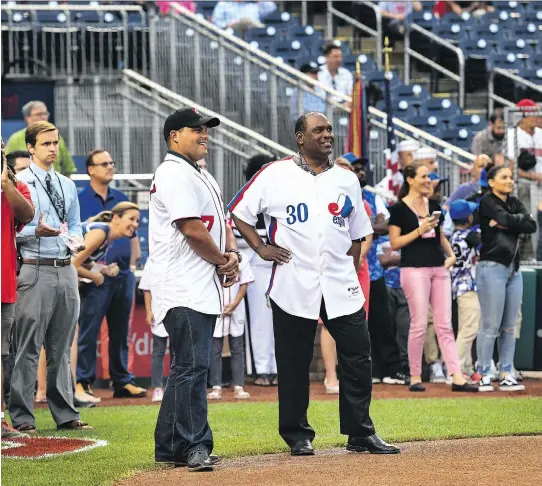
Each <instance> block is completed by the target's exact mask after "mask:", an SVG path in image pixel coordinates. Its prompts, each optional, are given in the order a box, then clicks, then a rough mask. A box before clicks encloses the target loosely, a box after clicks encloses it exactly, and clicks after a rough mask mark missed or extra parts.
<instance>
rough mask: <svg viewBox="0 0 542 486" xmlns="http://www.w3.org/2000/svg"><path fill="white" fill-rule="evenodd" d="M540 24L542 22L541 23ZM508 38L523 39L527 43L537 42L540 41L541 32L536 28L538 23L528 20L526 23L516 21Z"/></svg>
mask: <svg viewBox="0 0 542 486" xmlns="http://www.w3.org/2000/svg"><path fill="white" fill-rule="evenodd" d="M541 25H542V24H541ZM509 38H510V39H524V40H525V41H527V42H528V43H529V44H538V43H539V42H541V38H542V33H541V32H540V30H539V29H538V25H536V24H534V23H532V22H529V23H527V24H524V23H518V24H516V25H515V26H514V28H513V30H511V31H510V33H509Z"/></svg>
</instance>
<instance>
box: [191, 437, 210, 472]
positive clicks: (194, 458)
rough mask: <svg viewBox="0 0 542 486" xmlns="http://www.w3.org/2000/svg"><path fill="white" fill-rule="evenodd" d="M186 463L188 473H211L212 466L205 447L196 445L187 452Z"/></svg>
mask: <svg viewBox="0 0 542 486" xmlns="http://www.w3.org/2000/svg"><path fill="white" fill-rule="evenodd" d="M186 462H187V464H188V470H189V471H190V472H203V471H212V470H213V464H212V462H211V459H210V458H209V452H208V451H207V447H205V446H204V445H202V444H198V445H197V446H195V447H193V448H192V449H190V450H189V451H188V454H187V458H186Z"/></svg>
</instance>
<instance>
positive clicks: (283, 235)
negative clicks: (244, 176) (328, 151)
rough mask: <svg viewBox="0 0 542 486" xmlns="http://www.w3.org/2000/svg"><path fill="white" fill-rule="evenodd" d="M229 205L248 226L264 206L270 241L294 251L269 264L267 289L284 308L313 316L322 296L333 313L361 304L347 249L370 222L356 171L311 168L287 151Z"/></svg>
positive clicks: (340, 313) (333, 315) (343, 312)
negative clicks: (285, 258) (314, 171)
mask: <svg viewBox="0 0 542 486" xmlns="http://www.w3.org/2000/svg"><path fill="white" fill-rule="evenodd" d="M229 210H230V211H231V212H232V213H233V214H234V215H235V216H236V217H238V218H239V219H241V220H242V221H244V222H246V223H248V224H250V225H252V226H254V225H255V224H256V221H257V215H258V214H259V213H262V214H263V215H264V219H265V223H266V226H267V233H268V235H269V241H270V242H271V243H275V244H277V245H278V246H280V247H282V248H286V249H287V250H290V252H291V253H292V259H291V260H290V262H289V263H285V264H283V265H276V264H275V265H274V266H273V272H272V275H271V282H270V283H269V289H268V291H267V293H268V295H269V296H270V297H271V299H273V301H274V302H275V303H276V304H277V305H278V306H279V307H280V308H281V309H283V310H284V311H285V312H287V313H288V314H291V315H294V316H298V317H304V318H306V319H314V320H316V319H318V316H319V314H320V304H321V302H322V297H323V298H324V301H325V304H326V311H327V315H328V317H329V318H330V319H334V318H336V317H339V316H344V315H350V314H354V313H355V312H357V311H359V310H360V309H361V307H362V306H363V303H364V302H365V296H364V295H363V292H362V291H361V287H360V284H359V281H358V277H357V274H356V270H355V268H354V262H353V261H352V257H351V256H348V255H347V252H348V250H349V249H350V247H351V246H352V240H358V239H361V238H364V237H366V236H367V235H370V234H372V232H373V228H372V226H371V221H370V220H369V217H368V216H367V213H366V212H365V208H364V206H363V202H362V199H361V187H360V185H359V182H358V178H357V177H356V176H355V174H354V173H352V172H349V171H347V170H345V169H343V168H341V167H339V166H333V167H331V168H330V169H329V170H326V171H324V172H322V173H321V174H318V175H316V176H314V175H312V174H309V173H308V172H305V171H304V170H303V169H301V168H300V167H299V166H298V165H297V164H296V163H295V162H294V161H293V160H292V158H291V157H288V158H286V159H283V160H278V161H276V162H271V163H270V164H267V165H265V166H264V167H263V168H262V169H261V170H260V171H259V172H257V173H256V175H254V177H253V178H252V179H251V180H250V181H249V182H247V184H246V185H245V186H244V187H243V188H242V189H241V190H240V191H239V192H238V193H237V195H236V196H235V198H234V199H233V201H232V202H231V203H230V205H229Z"/></svg>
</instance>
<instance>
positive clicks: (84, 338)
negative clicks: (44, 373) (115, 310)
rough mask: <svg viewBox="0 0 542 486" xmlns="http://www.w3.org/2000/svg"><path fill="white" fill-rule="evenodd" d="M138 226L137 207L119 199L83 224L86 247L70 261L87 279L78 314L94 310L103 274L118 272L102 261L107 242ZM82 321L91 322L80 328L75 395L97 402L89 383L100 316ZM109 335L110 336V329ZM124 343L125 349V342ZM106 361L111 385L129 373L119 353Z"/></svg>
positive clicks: (93, 371) (131, 233)
mask: <svg viewBox="0 0 542 486" xmlns="http://www.w3.org/2000/svg"><path fill="white" fill-rule="evenodd" d="M138 226H139V207H138V206H137V204H134V203H131V202H129V201H123V202H120V203H118V204H117V205H115V206H114V207H113V209H112V210H111V211H102V212H101V213H98V214H97V215H96V216H94V217H92V218H89V219H88V220H87V221H85V222H84V223H83V236H84V245H85V247H84V249H83V250H82V251H80V252H79V253H77V254H75V255H74V256H73V257H72V263H73V265H74V266H75V268H76V270H77V275H78V276H79V278H80V281H81V282H86V283H84V284H83V285H82V286H80V288H79V293H80V295H81V310H80V314H83V313H92V312H94V309H95V308H96V298H95V295H94V289H96V287H99V286H100V285H102V284H103V283H104V280H105V278H106V277H115V276H116V275H117V274H118V273H119V267H118V265H117V264H116V263H112V264H110V265H105V264H103V263H102V262H103V261H104V259H105V258H104V257H105V254H106V252H107V249H108V247H109V245H110V244H111V243H112V242H113V241H115V240H118V239H120V238H124V237H128V238H132V237H134V236H135V231H136V229H137V227H138ZM85 322H90V323H91V324H90V326H87V327H85V326H81V327H80V328H79V335H78V359H77V386H76V389H75V395H76V396H78V397H83V398H84V399H85V401H87V400H88V401H92V402H94V403H97V402H99V401H100V399H98V398H94V397H93V392H92V389H91V385H92V383H93V382H94V379H95V377H96V341H97V339H98V333H99V331H100V326H101V324H102V321H101V319H92V320H90V321H89V320H88V319H86V320H85ZM108 325H109V326H111V325H115V323H111V322H108ZM117 334H119V333H117ZM109 335H110V339H112V333H111V332H110V333H109ZM119 335H120V334H119ZM125 345H126V348H127V346H128V344H127V342H126V343H125ZM119 347H120V346H115V347H113V348H111V346H110V349H118V348H119ZM109 364H110V367H109V368H110V369H109V371H110V374H111V378H112V380H113V383H114V384H115V383H116V382H118V381H119V380H122V379H125V378H126V376H129V373H128V370H126V369H125V365H124V364H123V362H122V357H121V356H120V355H119V354H118V353H115V355H111V353H110V356H109ZM111 365H113V366H111ZM115 370H117V374H115ZM119 370H124V372H123V374H122V376H121V375H119V374H118V373H119ZM112 371H113V372H112ZM135 388H136V390H138V395H137V396H144V395H145V394H146V390H144V389H142V388H141V389H139V388H137V387H135Z"/></svg>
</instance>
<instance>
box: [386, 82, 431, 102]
mask: <svg viewBox="0 0 542 486" xmlns="http://www.w3.org/2000/svg"><path fill="white" fill-rule="evenodd" d="M391 96H392V98H394V99H404V100H407V101H408V102H409V103H410V104H413V105H420V104H421V103H422V102H424V101H426V100H428V99H429V98H431V95H430V94H429V91H427V89H425V88H424V87H423V86H420V85H419V84H407V85H403V86H396V87H395V88H393V90H392V93H391Z"/></svg>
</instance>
